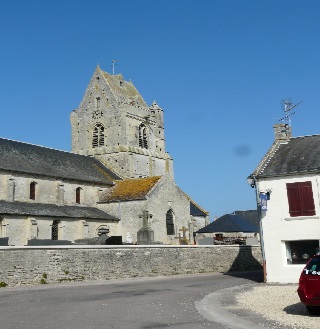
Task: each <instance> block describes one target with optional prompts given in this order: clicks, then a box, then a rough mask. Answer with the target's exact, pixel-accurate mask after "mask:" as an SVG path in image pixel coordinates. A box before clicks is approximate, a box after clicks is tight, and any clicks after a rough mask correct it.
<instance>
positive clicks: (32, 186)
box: [30, 182, 36, 200]
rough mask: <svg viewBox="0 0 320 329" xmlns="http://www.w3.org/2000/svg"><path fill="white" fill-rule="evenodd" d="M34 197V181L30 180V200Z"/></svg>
mask: <svg viewBox="0 0 320 329" xmlns="http://www.w3.org/2000/svg"><path fill="white" fill-rule="evenodd" d="M35 199H36V183H35V182H31V183H30V200H35Z"/></svg>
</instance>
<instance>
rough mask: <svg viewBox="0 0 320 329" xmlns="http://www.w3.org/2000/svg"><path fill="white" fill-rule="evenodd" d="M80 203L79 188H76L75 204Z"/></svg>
mask: <svg viewBox="0 0 320 329" xmlns="http://www.w3.org/2000/svg"><path fill="white" fill-rule="evenodd" d="M80 202H81V187H77V188H76V203H78V204H80Z"/></svg>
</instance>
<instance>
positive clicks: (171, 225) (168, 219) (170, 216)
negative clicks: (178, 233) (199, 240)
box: [166, 209, 174, 235]
mask: <svg viewBox="0 0 320 329" xmlns="http://www.w3.org/2000/svg"><path fill="white" fill-rule="evenodd" d="M166 225H167V235H174V223H173V211H172V209H169V210H168V211H167V214H166Z"/></svg>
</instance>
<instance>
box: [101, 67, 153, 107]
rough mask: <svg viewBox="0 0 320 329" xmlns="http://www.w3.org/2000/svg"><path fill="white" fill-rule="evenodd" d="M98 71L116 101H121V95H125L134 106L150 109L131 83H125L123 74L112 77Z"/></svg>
mask: <svg viewBox="0 0 320 329" xmlns="http://www.w3.org/2000/svg"><path fill="white" fill-rule="evenodd" d="M98 69H99V70H100V72H101V74H102V76H103V78H104V79H105V81H106V82H107V84H108V85H109V87H110V90H111V91H112V93H113V94H114V96H115V99H119V97H120V98H121V95H124V96H125V98H128V99H129V100H131V102H132V104H136V105H139V106H142V107H145V108H148V105H147V104H146V102H145V101H144V99H143V98H142V96H141V94H140V93H139V92H138V90H137V89H136V87H135V86H134V85H133V83H132V82H131V81H125V80H124V78H123V76H122V74H116V75H112V74H109V73H107V72H105V71H103V70H101V69H100V68H98Z"/></svg>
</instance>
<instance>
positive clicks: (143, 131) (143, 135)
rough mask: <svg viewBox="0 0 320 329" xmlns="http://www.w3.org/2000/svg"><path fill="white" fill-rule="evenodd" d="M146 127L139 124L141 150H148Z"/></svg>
mask: <svg viewBox="0 0 320 329" xmlns="http://www.w3.org/2000/svg"><path fill="white" fill-rule="evenodd" d="M147 137H148V136H147V127H146V126H145V125H144V124H141V125H140V127H139V146H140V147H142V148H145V149H147V148H148V138H147Z"/></svg>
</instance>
